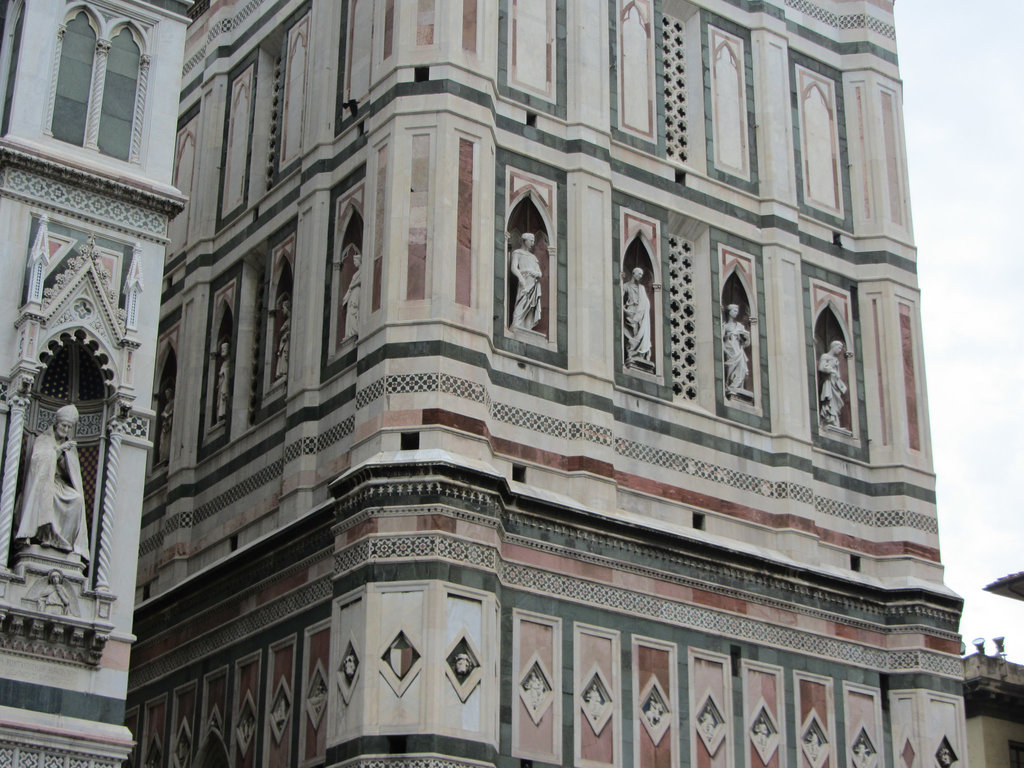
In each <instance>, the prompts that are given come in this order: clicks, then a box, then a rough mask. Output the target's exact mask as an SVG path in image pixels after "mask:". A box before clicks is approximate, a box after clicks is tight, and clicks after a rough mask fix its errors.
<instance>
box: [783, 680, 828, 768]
mask: <svg viewBox="0 0 1024 768" xmlns="http://www.w3.org/2000/svg"><path fill="white" fill-rule="evenodd" d="M793 681H794V687H795V693H796V705H795V706H796V726H797V731H796V739H797V750H796V751H797V765H798V766H799V768H834V767H835V766H836V734H835V704H834V703H833V700H832V679H831V678H828V677H819V676H817V675H810V674H806V673H803V672H794V673H793Z"/></svg>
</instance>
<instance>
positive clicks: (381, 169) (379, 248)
mask: <svg viewBox="0 0 1024 768" xmlns="http://www.w3.org/2000/svg"><path fill="white" fill-rule="evenodd" d="M364 2H365V0H364ZM387 180H388V148H387V147H386V146H384V147H381V148H380V149H378V150H377V191H376V195H375V203H374V212H373V291H372V294H371V299H370V307H371V311H373V312H376V311H377V310H378V309H380V297H381V284H380V283H381V280H382V279H383V276H384V232H385V230H386V226H385V225H386V223H387V211H386V206H387Z"/></svg>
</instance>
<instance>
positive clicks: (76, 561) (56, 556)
mask: <svg viewBox="0 0 1024 768" xmlns="http://www.w3.org/2000/svg"><path fill="white" fill-rule="evenodd" d="M51 571H59V572H60V574H61V575H62V576H63V577H64V578H65V579H67V580H68V581H71V582H74V583H76V584H77V585H78V588H79V591H81V590H82V589H83V588H84V587H85V563H84V562H82V558H81V557H80V556H79V555H75V554H71V553H67V554H65V553H63V552H58V551H57V550H55V549H50V548H49V547H41V546H39V545H38V544H29V545H28V546H25V547H22V548H21V549H19V550H18V552H17V554H15V556H14V572H15V573H16V574H18V576H20V577H22V578H25V576H26V574H30V573H31V574H49V573H50V572H51Z"/></svg>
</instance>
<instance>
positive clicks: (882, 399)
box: [871, 297, 889, 445]
mask: <svg viewBox="0 0 1024 768" xmlns="http://www.w3.org/2000/svg"><path fill="white" fill-rule="evenodd" d="M879 319H880V318H879V314H878V299H877V298H875V297H872V299H871V323H872V325H873V326H874V332H875V367H876V369H877V371H876V378H877V386H878V412H879V417H880V419H881V422H882V445H888V444H889V419H888V418H887V416H886V409H887V407H888V406H887V405H886V391H885V367H884V366H885V362H884V359H883V357H882V332H881V327H880V326H879V324H878V323H879Z"/></svg>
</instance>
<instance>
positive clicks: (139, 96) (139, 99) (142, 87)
mask: <svg viewBox="0 0 1024 768" xmlns="http://www.w3.org/2000/svg"><path fill="white" fill-rule="evenodd" d="M148 89H149V56H147V55H146V54H142V57H141V58H140V59H139V79H138V83H137V84H136V87H135V114H134V115H133V116H132V147H131V152H130V154H129V157H128V159H129V160H130V161H131V162H133V163H137V162H139V155H140V153H141V151H142V121H143V120H144V119H145V116H146V91H147V90H148Z"/></svg>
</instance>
